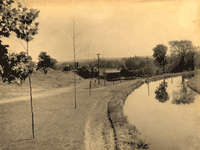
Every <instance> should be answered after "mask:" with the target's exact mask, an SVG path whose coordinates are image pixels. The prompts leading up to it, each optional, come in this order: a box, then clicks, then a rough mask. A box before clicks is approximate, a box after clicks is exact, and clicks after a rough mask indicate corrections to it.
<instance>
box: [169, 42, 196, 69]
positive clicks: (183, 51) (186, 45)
mask: <svg viewBox="0 0 200 150" xmlns="http://www.w3.org/2000/svg"><path fill="white" fill-rule="evenodd" d="M169 45H170V48H171V52H172V53H174V54H175V55H177V56H178V57H177V58H178V59H179V60H180V61H179V64H178V67H180V68H181V71H183V70H187V68H188V67H186V65H185V64H186V55H187V53H188V52H190V51H194V50H195V46H193V44H192V41H188V40H181V41H170V42H169Z"/></svg>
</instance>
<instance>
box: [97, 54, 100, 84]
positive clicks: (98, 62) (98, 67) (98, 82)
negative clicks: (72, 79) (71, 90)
mask: <svg viewBox="0 0 200 150" xmlns="http://www.w3.org/2000/svg"><path fill="white" fill-rule="evenodd" d="M97 55H98V84H99V85H100V81H99V80H100V75H99V55H100V54H97Z"/></svg>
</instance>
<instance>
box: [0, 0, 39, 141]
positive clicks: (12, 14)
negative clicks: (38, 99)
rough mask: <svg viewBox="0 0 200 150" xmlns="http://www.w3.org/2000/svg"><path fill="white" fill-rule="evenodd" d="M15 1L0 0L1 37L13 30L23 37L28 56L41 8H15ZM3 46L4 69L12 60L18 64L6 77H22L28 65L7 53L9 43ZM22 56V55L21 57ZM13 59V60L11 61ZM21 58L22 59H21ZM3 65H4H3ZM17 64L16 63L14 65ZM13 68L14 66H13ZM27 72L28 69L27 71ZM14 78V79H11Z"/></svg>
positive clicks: (19, 6)
mask: <svg viewBox="0 0 200 150" xmlns="http://www.w3.org/2000/svg"><path fill="white" fill-rule="evenodd" d="M13 3H14V1H13V0H1V1H0V16H1V17H0V37H9V36H10V34H11V33H12V32H13V33H15V34H16V36H17V38H19V39H22V40H24V41H26V42H27V53H26V55H27V57H28V55H29V53H28V42H30V41H31V40H33V36H34V35H35V34H37V33H38V32H37V31H38V24H39V23H38V22H36V23H34V21H35V19H36V18H37V17H38V15H39V12H40V11H39V10H37V9H27V8H26V7H22V5H21V4H20V3H18V6H17V8H16V7H15V8H13V7H12V4H13ZM0 47H1V51H3V52H1V54H3V55H2V56H1V57H2V58H3V59H4V60H3V64H1V68H2V71H3V72H5V71H6V68H9V65H10V62H11V63H12V62H15V63H14V64H18V67H16V69H15V71H14V72H13V71H10V72H9V71H8V73H7V76H4V77H7V78H9V77H12V76H14V77H16V78H18V77H20V76H22V74H24V72H23V71H19V70H24V69H25V70H26V68H27V66H26V65H24V64H23V63H22V62H23V61H20V62H18V63H17V62H16V61H17V60H18V59H16V58H17V56H15V55H13V56H10V57H11V58H10V57H9V56H8V53H7V47H8V46H7V45H2V44H1V43H0ZM21 56H22V58H24V54H21ZM21 56H20V57H21ZM10 59H11V61H10ZM19 60H21V59H19ZM2 66H3V67H2ZM14 66H15V65H14ZM11 68H13V67H11ZM26 72H27V71H26ZM24 77H25V76H24ZM28 77H29V85H30V99H31V112H32V132H33V138H34V117H33V106H32V88H31V77H30V75H29V76H28ZM11 80H12V79H11Z"/></svg>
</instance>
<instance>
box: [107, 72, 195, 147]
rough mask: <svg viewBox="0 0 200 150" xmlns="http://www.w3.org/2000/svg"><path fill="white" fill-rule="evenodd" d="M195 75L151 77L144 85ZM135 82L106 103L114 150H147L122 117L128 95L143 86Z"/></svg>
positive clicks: (193, 73)
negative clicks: (112, 133) (112, 132)
mask: <svg viewBox="0 0 200 150" xmlns="http://www.w3.org/2000/svg"><path fill="white" fill-rule="evenodd" d="M195 74H197V72H196V71H191V72H181V73H173V74H164V75H159V76H153V77H150V78H147V79H146V80H145V79H144V80H145V83H150V82H153V81H157V80H161V79H164V78H165V79H166V78H170V77H176V76H181V75H185V76H186V77H190V76H192V75H195ZM135 81H136V83H132V84H131V85H130V86H127V87H125V88H123V89H120V90H117V91H115V94H112V97H111V99H110V101H109V103H108V118H109V120H110V122H111V126H112V128H113V130H114V139H115V149H116V150H126V149H135V150H137V149H148V144H147V143H145V141H144V139H142V138H141V137H140V136H139V132H138V131H137V129H136V127H135V126H134V125H132V124H130V123H129V122H128V120H127V117H126V116H124V113H123V106H124V103H125V101H126V98H127V97H128V95H129V94H131V93H132V92H133V91H134V90H135V89H137V88H139V87H140V86H141V85H142V84H144V82H143V81H142V80H135Z"/></svg>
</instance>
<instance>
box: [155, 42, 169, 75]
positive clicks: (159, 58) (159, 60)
mask: <svg viewBox="0 0 200 150" xmlns="http://www.w3.org/2000/svg"><path fill="white" fill-rule="evenodd" d="M167 49H168V48H167V46H165V45H163V44H159V45H157V46H156V47H154V48H153V51H154V53H153V57H154V58H155V65H156V66H159V67H163V73H164V72H165V65H166V58H165V57H166V53H167Z"/></svg>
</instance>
